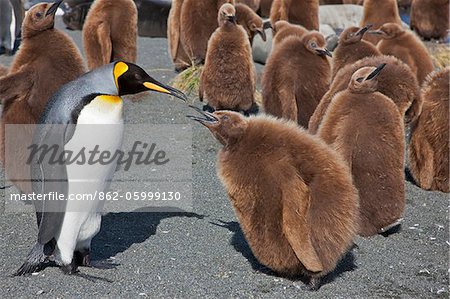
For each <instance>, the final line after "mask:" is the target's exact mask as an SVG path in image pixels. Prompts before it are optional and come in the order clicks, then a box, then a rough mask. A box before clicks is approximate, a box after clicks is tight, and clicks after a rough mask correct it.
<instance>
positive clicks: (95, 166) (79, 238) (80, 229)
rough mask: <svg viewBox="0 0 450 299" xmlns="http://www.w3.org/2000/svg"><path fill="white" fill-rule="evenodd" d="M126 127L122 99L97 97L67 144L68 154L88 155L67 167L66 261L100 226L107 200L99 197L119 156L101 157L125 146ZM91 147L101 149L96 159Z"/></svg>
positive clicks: (62, 239)
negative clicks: (106, 161)
mask: <svg viewBox="0 0 450 299" xmlns="http://www.w3.org/2000/svg"><path fill="white" fill-rule="evenodd" d="M115 98H118V97H115ZM118 99H120V98H118ZM123 131H124V128H123V118H122V101H121V100H120V101H119V100H117V101H105V100H104V99H101V98H99V97H97V98H96V99H94V100H93V101H92V102H91V103H90V104H88V105H86V106H85V107H84V108H83V110H82V111H81V112H80V115H79V117H78V121H77V125H76V128H75V132H74V134H73V136H72V138H71V139H70V141H69V142H68V143H66V145H65V146H64V150H65V151H66V154H67V153H73V154H72V155H73V157H74V156H75V155H76V154H77V153H80V152H84V153H85V157H86V159H85V160H84V161H82V162H83V163H68V165H67V167H66V169H67V178H68V184H69V185H68V199H69V200H68V201H67V206H66V213H65V216H64V221H63V224H62V227H61V231H60V234H59V238H58V239H57V243H58V249H59V251H60V254H61V259H62V260H63V262H65V263H67V262H70V261H68V260H69V256H70V260H71V259H72V254H73V251H74V250H78V249H88V248H90V242H91V239H92V238H93V237H94V236H95V235H96V234H97V233H98V231H99V230H100V223H101V211H102V208H103V204H104V201H103V200H100V199H99V197H100V193H102V192H105V191H107V189H108V187H109V184H110V180H111V179H112V177H113V174H114V172H115V169H116V166H117V160H113V161H111V162H109V163H100V162H98V159H99V157H100V155H101V154H102V153H106V152H109V153H110V157H113V155H114V153H116V151H117V150H120V149H121V145H122V138H123ZM90 151H95V152H97V155H96V156H94V159H93V160H92V161H89V159H90V158H91V157H92V156H91V154H90V153H89V152H90ZM105 155H106V154H105ZM80 159H82V158H80ZM80 159H77V161H81V160H80ZM109 160H112V159H109ZM96 161H97V162H96ZM91 162H93V163H91Z"/></svg>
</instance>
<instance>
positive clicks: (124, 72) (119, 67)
mask: <svg viewBox="0 0 450 299" xmlns="http://www.w3.org/2000/svg"><path fill="white" fill-rule="evenodd" d="M114 80H115V81H116V86H117V90H118V91H119V96H123V95H127V94H136V93H140V92H143V91H148V90H153V91H157V92H162V93H166V94H169V95H172V96H174V97H177V98H179V99H182V100H183V101H186V100H187V97H186V95H185V94H184V93H183V92H181V91H179V90H177V89H175V88H173V87H170V86H167V85H164V84H162V83H160V82H158V81H156V80H155V79H153V78H152V77H150V76H149V75H148V74H147V73H146V72H145V71H144V70H143V69H142V68H140V67H139V66H137V65H135V64H133V63H129V62H123V61H118V62H116V63H115V65H114Z"/></svg>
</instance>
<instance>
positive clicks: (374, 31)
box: [367, 30, 384, 35]
mask: <svg viewBox="0 0 450 299" xmlns="http://www.w3.org/2000/svg"><path fill="white" fill-rule="evenodd" d="M367 33H368V34H372V35H383V34H384V32H383V31H381V30H370V31H368V32H367Z"/></svg>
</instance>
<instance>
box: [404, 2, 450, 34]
mask: <svg viewBox="0 0 450 299" xmlns="http://www.w3.org/2000/svg"><path fill="white" fill-rule="evenodd" d="M449 3H450V1H449V0H413V1H412V4H411V24H410V26H411V29H413V30H414V31H416V32H417V33H418V34H419V35H420V36H422V37H423V38H425V39H428V40H429V39H445V38H446V37H447V35H448V30H449V28H450V27H449V18H450V17H449Z"/></svg>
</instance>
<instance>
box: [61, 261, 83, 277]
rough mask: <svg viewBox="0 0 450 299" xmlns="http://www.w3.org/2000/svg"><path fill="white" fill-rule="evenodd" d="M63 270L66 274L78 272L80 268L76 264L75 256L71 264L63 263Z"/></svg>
mask: <svg viewBox="0 0 450 299" xmlns="http://www.w3.org/2000/svg"><path fill="white" fill-rule="evenodd" d="M61 270H62V271H63V273H64V274H66V275H72V274H75V273H78V272H79V270H78V266H77V264H76V261H75V258H73V259H72V262H71V263H70V264H68V265H62V266H61Z"/></svg>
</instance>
